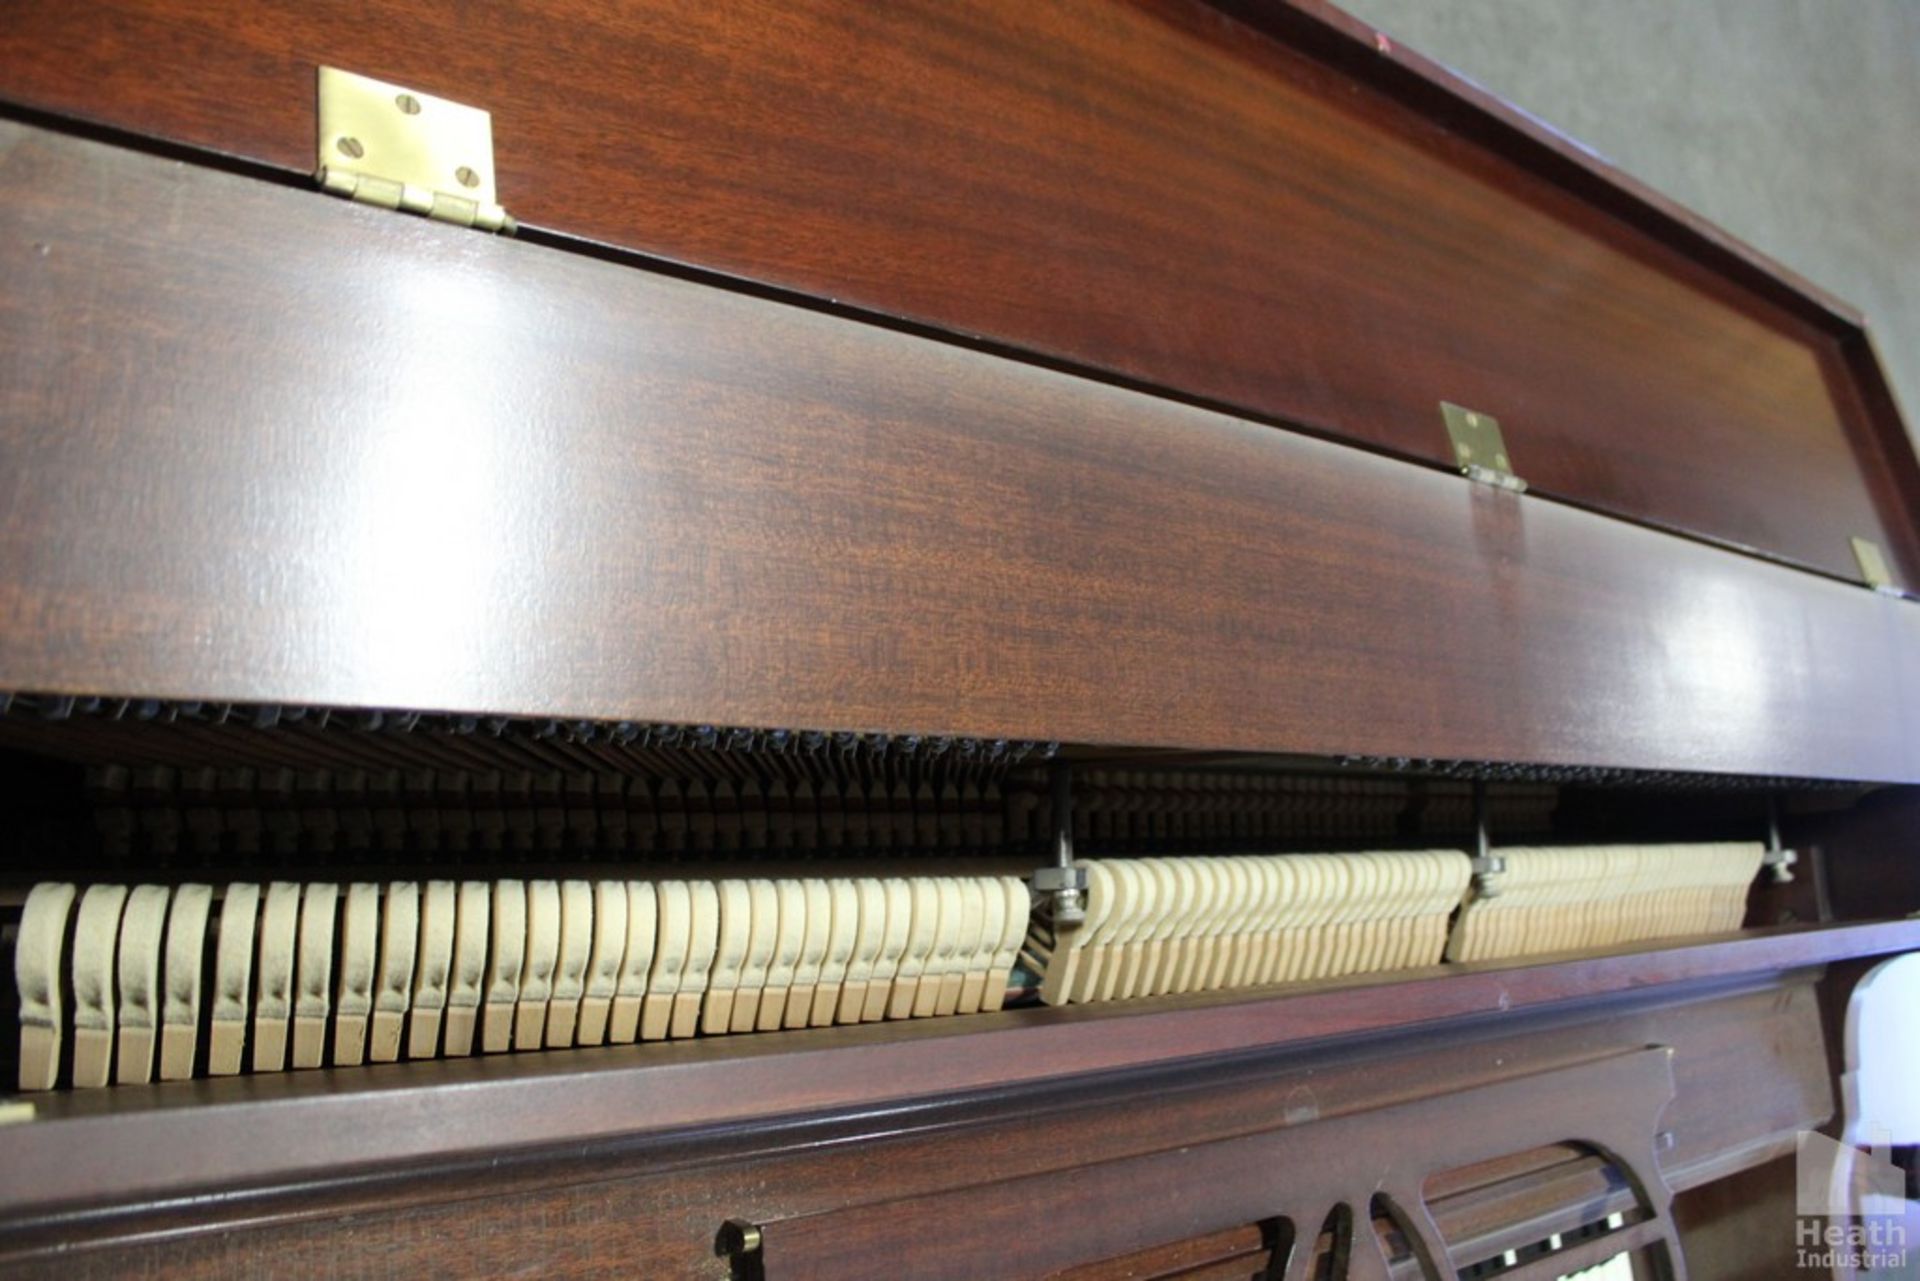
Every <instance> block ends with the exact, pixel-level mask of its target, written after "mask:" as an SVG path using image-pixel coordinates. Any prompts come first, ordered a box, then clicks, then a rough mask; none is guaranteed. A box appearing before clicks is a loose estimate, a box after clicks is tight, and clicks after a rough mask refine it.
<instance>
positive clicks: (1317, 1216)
mask: <svg viewBox="0 0 1920 1281" xmlns="http://www.w3.org/2000/svg"><path fill="white" fill-rule="evenodd" d="M1672 1053H1673V1052H1672V1050H1671V1049H1668V1048H1666V1047H1658V1048H1650V1049H1643V1050H1638V1051H1633V1052H1629V1053H1625V1054H1618V1055H1613V1056H1609V1057H1606V1058H1601V1059H1596V1060H1593V1061H1591V1062H1588V1063H1583V1064H1579V1065H1577V1066H1574V1067H1568V1068H1562V1069H1560V1070H1558V1071H1555V1072H1541V1073H1534V1074H1530V1075H1519V1076H1513V1077H1509V1078H1507V1079H1505V1080H1501V1081H1499V1082H1497V1083H1491V1084H1487V1085H1482V1086H1477V1087H1475V1088H1472V1089H1466V1090H1460V1091H1456V1092H1452V1093H1445V1094H1429V1095H1426V1096H1425V1097H1421V1098H1416V1099H1413V1100H1409V1101H1405V1102H1400V1103H1395V1104H1389V1105H1386V1106H1383V1107H1378V1108H1372V1109H1367V1110H1364V1111H1359V1112H1355V1113H1351V1114H1349V1115H1346V1116H1342V1117H1336V1118H1333V1119H1329V1120H1323V1121H1320V1122H1318V1123H1317V1124H1312V1125H1298V1124H1295V1125H1289V1124H1286V1123H1285V1122H1284V1120H1282V1122H1281V1124H1279V1125H1277V1126H1273V1127H1272V1128H1268V1129H1264V1130H1261V1131H1258V1132H1256V1133H1253V1134H1248V1135H1243V1136H1240V1137H1238V1138H1234V1139H1224V1140H1220V1141H1218V1142H1214V1143H1205V1144H1195V1143H1190V1144H1183V1145H1182V1146H1180V1147H1178V1148H1175V1149H1170V1150H1163V1151H1159V1152H1152V1153H1146V1154H1143V1155H1140V1156H1135V1157H1130V1158H1125V1159H1121V1160H1115V1161H1106V1162H1094V1161H1088V1162H1085V1163H1083V1164H1081V1165H1079V1166H1078V1167H1077V1168H1076V1169H1075V1170H1074V1171H1073V1173H1072V1175H1071V1177H1070V1178H1069V1179H1068V1180H1067V1181H1066V1183H1065V1185H1064V1186H1062V1182H1061V1180H1060V1178H1059V1176H1058V1175H1057V1174H1042V1175H1037V1176H1032V1177H1030V1178H1027V1179H1007V1180H999V1181H991V1180H990V1181H986V1182H981V1183H976V1184H973V1185H972V1186H970V1187H966V1188H959V1189H954V1190H950V1191H946V1192H942V1193H938V1194H935V1195H933V1196H929V1197H923V1198H899V1199H892V1200H881V1201H878V1202H876V1203H872V1204H868V1205H864V1206H860V1207H857V1208H851V1209H846V1210H838V1211H828V1212H826V1213H822V1214H815V1215H799V1216H795V1217H792V1218H783V1219H775V1220H772V1221H770V1222H766V1223H761V1224H758V1225H757V1226H758V1227H759V1228H760V1230H761V1234H762V1244H761V1247H760V1253H761V1255H762V1266H763V1267H764V1269H765V1273H766V1277H767V1281H887V1279H889V1278H892V1277H896V1276H898V1275H900V1271H901V1268H900V1265H901V1263H902V1262H908V1261H910V1268H909V1271H910V1272H911V1275H913V1276H914V1277H916V1278H924V1279H925V1281H971V1278H974V1277H977V1276H978V1275H979V1268H980V1264H981V1261H982V1260H984V1259H988V1258H992V1259H993V1260H995V1270H996V1274H997V1275H1000V1276H1004V1277H1007V1278H1016V1277H1034V1276H1045V1275H1048V1274H1050V1273H1052V1272H1055V1271H1057V1270H1059V1269H1061V1268H1063V1267H1067V1266H1071V1265H1072V1264H1073V1263H1075V1262H1077V1261H1079V1260H1082V1259H1087V1258H1098V1257H1100V1256H1101V1255H1102V1254H1106V1255H1108V1256H1115V1255H1122V1254H1127V1253H1132V1252H1135V1251H1139V1250H1144V1249H1147V1248H1150V1247H1152V1246H1156V1245H1164V1244H1167V1243H1170V1242H1174V1241H1178V1240H1181V1239H1184V1238H1189V1237H1195V1236H1210V1235H1212V1234H1213V1233H1216V1232H1222V1231H1226V1230H1229V1229H1231V1228H1233V1227H1234V1226H1235V1225H1237V1224H1243V1223H1250V1222H1257V1221H1260V1220H1263V1219H1267V1218H1271V1217H1273V1215H1274V1213H1275V1211H1276V1210H1279V1211H1284V1212H1285V1214H1286V1217H1287V1218H1288V1219H1289V1220H1290V1221H1291V1222H1293V1223H1295V1224H1304V1225H1317V1224H1320V1223H1322V1222H1325V1221H1327V1219H1328V1217H1329V1212H1330V1211H1334V1210H1335V1209H1336V1208H1337V1207H1340V1206H1345V1207H1346V1210H1347V1216H1346V1217H1347V1228H1346V1231H1345V1232H1344V1233H1343V1234H1342V1235H1343V1236H1344V1237H1346V1238H1347V1240H1344V1241H1336V1243H1335V1245H1334V1251H1333V1252H1334V1253H1335V1254H1336V1256H1339V1255H1343V1254H1346V1253H1349V1252H1350V1253H1351V1255H1352V1258H1353V1260H1354V1262H1353V1266H1352V1270H1350V1271H1346V1272H1345V1273H1344V1275H1345V1276H1347V1277H1353V1278H1368V1279H1372V1278H1379V1281H1386V1278H1387V1276H1388V1271H1389V1265H1390V1263H1391V1261H1392V1255H1391V1253H1390V1252H1389V1250H1388V1249H1387V1246H1386V1243H1385V1241H1384V1240H1383V1239H1382V1238H1381V1237H1380V1235H1379V1234H1377V1233H1376V1231H1375V1230H1374V1225H1373V1210H1372V1206H1373V1204H1374V1198H1385V1200H1386V1203H1387V1205H1386V1206H1385V1207H1383V1209H1385V1210H1386V1213H1387V1214H1388V1215H1389V1216H1390V1218H1391V1219H1392V1221H1393V1222H1394V1223H1395V1225H1396V1226H1397V1227H1399V1228H1400V1230H1401V1232H1402V1233H1404V1235H1405V1237H1406V1243H1407V1245H1408V1246H1409V1247H1410V1253H1411V1254H1412V1256H1413V1260H1414V1263H1415V1266H1414V1268H1413V1272H1414V1275H1416V1276H1421V1277H1426V1278H1431V1279H1432V1281H1440V1279H1441V1278H1443V1277H1444V1278H1449V1279H1450V1278H1452V1277H1454V1276H1456V1275H1457V1273H1458V1270H1459V1269H1461V1268H1464V1267H1467V1266H1470V1265H1471V1264H1473V1263H1477V1262H1480V1260H1479V1259H1476V1258H1471V1257H1465V1256H1464V1255H1463V1254H1462V1253H1461V1252H1459V1251H1456V1250H1451V1249H1450V1248H1449V1247H1450V1242H1448V1241H1447V1239H1446V1238H1445V1237H1444V1236H1443V1234H1442V1232H1441V1229H1440V1227H1439V1226H1438V1225H1437V1224H1436V1223H1435V1222H1434V1219H1433V1216H1432V1215H1431V1213H1430V1212H1429V1210H1428V1207H1427V1202H1426V1197H1425V1188H1426V1185H1427V1182H1428V1180H1429V1178H1430V1177H1431V1176H1433V1175H1435V1174H1438V1173H1441V1172H1443V1171H1445V1170H1447V1169H1449V1168H1451V1167H1453V1166H1457V1165H1462V1164H1467V1163H1469V1162H1475V1161H1482V1160H1487V1159H1490V1158H1493V1157H1497V1156H1501V1155H1504V1154H1506V1153H1510V1152H1515V1151H1524V1150H1527V1149H1529V1148H1531V1147H1535V1146H1539V1145H1541V1144H1544V1143H1550V1142H1555V1141H1558V1140H1560V1139H1562V1138H1568V1137H1571V1138H1574V1139H1577V1140H1581V1141H1584V1142H1587V1143H1590V1144H1591V1145H1593V1146H1594V1147H1595V1148H1596V1149H1597V1150H1599V1151H1602V1152H1605V1153H1607V1154H1608V1155H1609V1157H1611V1158H1612V1159H1613V1160H1614V1161H1616V1162H1618V1163H1619V1165H1620V1167H1621V1169H1622V1172H1623V1173H1624V1174H1625V1176H1626V1178H1627V1180H1628V1181H1629V1183H1630V1185H1632V1186H1633V1187H1634V1188H1635V1190H1636V1191H1637V1192H1638V1194H1639V1198H1640V1200H1641V1204H1642V1205H1643V1206H1644V1208H1645V1210H1646V1211H1647V1217H1646V1218H1644V1219H1641V1220H1639V1221H1638V1222H1636V1223H1634V1224H1632V1225H1631V1226H1629V1227H1627V1228H1625V1229H1622V1230H1621V1232H1620V1233H1619V1235H1618V1237H1617V1238H1616V1240H1615V1241H1614V1242H1613V1243H1612V1244H1611V1246H1610V1247H1608V1248H1606V1249H1605V1252H1604V1253H1602V1254H1600V1255H1598V1258H1604V1257H1606V1255H1607V1254H1612V1253H1616V1252H1618V1250H1619V1249H1621V1248H1622V1247H1623V1246H1630V1245H1639V1244H1643V1243H1650V1242H1656V1241H1662V1240H1664V1241H1665V1242H1667V1243H1668V1245H1667V1249H1669V1250H1672V1251H1673V1252H1674V1253H1677V1247H1676V1246H1675V1245H1674V1244H1673V1243H1674V1232H1673V1227H1672V1223H1671V1220H1670V1219H1669V1217H1668V1200H1669V1197H1670V1193H1669V1191H1668V1189H1667V1187H1666V1186H1665V1184H1664V1182H1663V1181H1662V1180H1661V1177H1660V1170H1659V1165H1658V1162H1657V1160H1656V1157H1655V1148H1656V1138H1655V1135H1656V1133H1657V1131H1658V1120H1659V1117H1660V1114H1661V1113H1662V1112H1663V1111H1664V1110H1665V1108H1666V1105H1667V1103H1668V1101H1669V1100H1670V1099H1671V1097H1672V1075H1671V1059H1672ZM1570 1100H1578V1104H1577V1107H1575V1108H1573V1109H1569V1107H1568V1103H1569V1101H1570ZM1388 1152H1391V1153H1393V1156H1392V1157H1391V1158H1388V1157H1387V1156H1386V1154H1387V1153H1388ZM1113 1205H1126V1206H1129V1207H1131V1210H1130V1213H1128V1214H1127V1215H1126V1216H1124V1217H1120V1216H1114V1215H1110V1214H1100V1213H1097V1212H1095V1211H1097V1210H1098V1208H1100V1207H1104V1206H1113ZM1042 1225H1044V1226H1042ZM1036 1229H1037V1230H1036ZM1303 1235H1304V1234H1303ZM889 1236H893V1237H895V1238H896V1239H898V1240H900V1241H901V1243H902V1248H903V1253H905V1254H906V1259H904V1260H903V1259H902V1258H901V1257H900V1256H899V1255H894V1256H891V1257H890V1256H888V1255H884V1254H879V1253H877V1252H874V1251H873V1250H872V1249H871V1248H870V1246H869V1245H868V1243H870V1242H873V1241H877V1240H883V1239H886V1238H887V1237H889ZM1598 1244H1599V1243H1597V1242H1596V1243H1595V1245H1598ZM1313 1253H1314V1251H1313V1250H1312V1248H1311V1240H1310V1239H1309V1240H1306V1241H1300V1242H1296V1248H1295V1249H1294V1250H1293V1251H1292V1257H1291V1258H1290V1259H1282V1260H1281V1261H1280V1262H1281V1263H1282V1266H1283V1268H1284V1273H1283V1275H1284V1276H1285V1277H1286V1278H1288V1281H1304V1278H1306V1277H1308V1276H1309V1275H1310V1273H1309V1266H1310V1265H1311V1263H1312V1261H1313V1260H1312V1256H1313ZM1667 1257H1672V1255H1671V1254H1669V1255H1668V1256H1667ZM1598 1258H1596V1259H1595V1260H1594V1261H1598ZM1675 1262H1676V1263H1677V1259H1675ZM1570 1263H1571V1261H1570V1260H1567V1261H1561V1264H1560V1267H1559V1269H1558V1270H1556V1271H1555V1272H1554V1273H1550V1274H1549V1275H1553V1276H1557V1275H1558V1274H1559V1272H1560V1271H1568V1270H1571V1268H1570V1267H1569V1264H1570ZM1572 1266H1579V1265H1578V1264H1573V1265H1572ZM1680 1275H1684V1271H1682V1272H1681V1273H1680Z"/></svg>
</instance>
